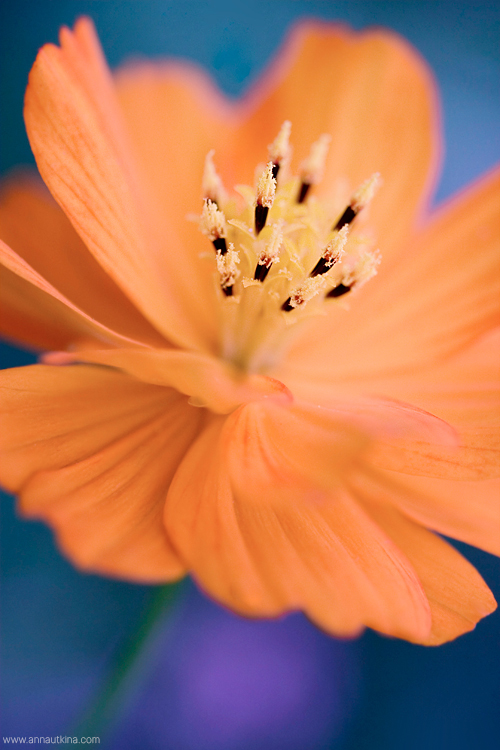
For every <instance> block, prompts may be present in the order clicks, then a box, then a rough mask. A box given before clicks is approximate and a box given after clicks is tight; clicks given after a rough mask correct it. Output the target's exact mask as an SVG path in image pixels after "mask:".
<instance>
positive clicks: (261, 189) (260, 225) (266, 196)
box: [255, 161, 276, 235]
mask: <svg viewBox="0 0 500 750" xmlns="http://www.w3.org/2000/svg"><path fill="white" fill-rule="evenodd" d="M275 195H276V178H275V177H273V163H272V161H270V162H269V164H268V165H267V166H266V168H265V169H264V171H263V172H262V174H261V176H260V178H259V182H258V184H257V197H256V200H255V234H256V235H259V234H260V233H261V231H262V230H263V229H264V227H265V225H266V221H267V215H268V213H269V209H270V208H271V206H272V205H273V202H274V196H275Z"/></svg>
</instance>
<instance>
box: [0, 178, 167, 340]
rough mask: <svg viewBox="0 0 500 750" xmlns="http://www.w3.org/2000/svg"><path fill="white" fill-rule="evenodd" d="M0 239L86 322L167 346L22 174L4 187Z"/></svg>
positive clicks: (44, 193)
mask: <svg viewBox="0 0 500 750" xmlns="http://www.w3.org/2000/svg"><path fill="white" fill-rule="evenodd" d="M0 236H1V237H2V239H3V240H4V242H6V244H8V245H9V246H10V247H12V248H14V249H15V251H16V253H17V254H18V255H20V257H21V258H22V259H23V260H24V261H25V262H26V263H28V264H29V265H30V266H31V267H32V268H33V269H34V270H35V271H36V272H37V273H38V274H40V276H42V277H43V278H44V279H46V280H47V281H48V283H49V284H51V285H52V286H53V287H54V288H56V289H57V290H58V291H59V292H60V293H61V294H62V295H63V296H64V297H66V298H67V299H69V300H70V301H71V302H72V303H73V304H74V305H76V307H78V308H80V309H81V310H83V311H84V312H85V313H87V314H88V315H89V316H90V317H91V318H94V319H95V320H97V321H99V322H100V323H102V324H103V325H105V326H107V327H108V328H111V329H113V330H115V331H117V332H118V333H121V334H123V335H125V336H127V337H129V338H132V339H134V340H139V341H141V342H143V343H149V344H153V345H154V344H156V345H157V346H158V345H162V344H163V346H165V345H166V342H165V339H163V338H162V337H161V336H160V334H159V333H158V332H157V331H156V330H155V329H154V328H153V327H152V326H151V325H150V324H149V323H148V322H147V321H146V320H145V318H143V317H142V315H141V314H140V313H139V311H138V310H137V309H136V308H135V307H134V306H133V305H132V304H131V302H130V300H129V299H128V298H127V297H126V296H125V295H124V294H123V292H122V291H121V290H120V289H119V288H118V287H117V286H116V285H115V284H114V283H113V282H112V280H111V278H110V276H108V275H107V274H106V273H105V272H104V271H103V269H102V268H101V266H100V265H99V264H98V263H97V262H96V260H95V259H94V258H93V256H92V255H91V254H90V253H89V251H88V250H87V248H86V247H85V245H84V244H83V242H82V241H81V239H80V237H79V236H78V235H77V234H76V232H75V230H74V229H73V227H72V226H71V224H70V222H69V221H68V219H67V217H66V216H65V214H64V213H63V211H61V209H60V208H59V206H58V205H57V204H56V203H55V202H54V201H53V200H52V198H51V196H50V194H49V193H48V192H47V191H46V190H45V188H44V185H43V183H42V182H41V181H40V180H38V179H35V178H34V177H33V176H31V175H27V174H25V175H20V176H18V177H14V178H12V179H11V180H10V181H8V182H7V183H6V184H5V185H4V186H3V189H2V194H1V200H0Z"/></svg>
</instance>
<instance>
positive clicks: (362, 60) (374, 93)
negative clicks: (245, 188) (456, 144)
mask: <svg viewBox="0 0 500 750" xmlns="http://www.w3.org/2000/svg"><path fill="white" fill-rule="evenodd" d="M244 106H246V108H247V110H248V109H249V108H251V107H252V106H255V112H253V113H252V114H251V115H250V117H249V119H248V121H247V122H246V123H245V125H244V127H243V128H242V130H241V133H240V134H239V136H240V137H239V143H238V146H239V149H238V155H239V157H240V159H239V161H240V160H241V161H242V163H243V164H244V165H245V172H246V174H245V181H248V180H249V179H251V177H252V175H253V169H254V166H255V165H254V164H253V163H251V161H250V159H251V158H252V159H255V154H261V159H265V153H266V152H265V147H266V145H267V144H268V143H270V142H271V141H272V139H273V138H274V137H275V135H276V134H277V132H278V130H279V127H280V126H281V124H282V122H283V121H284V120H285V119H288V120H290V121H291V122H292V141H293V146H294V162H295V163H296V164H298V163H299V162H300V161H301V160H302V159H304V158H305V156H306V155H307V153H308V151H309V147H310V145H311V142H312V141H313V140H315V139H316V138H317V137H318V136H319V135H321V134H322V133H329V134H330V135H331V136H332V141H331V144H330V149H329V153H328V159H327V164H326V172H325V176H324V179H323V181H322V184H321V186H320V190H319V192H320V194H321V193H323V194H328V193H332V192H333V193H335V192H337V194H339V190H340V194H343V195H344V199H345V200H346V201H347V200H348V198H349V191H350V190H352V189H354V188H355V187H357V186H358V185H359V184H361V183H362V182H363V181H364V180H366V179H367V177H369V176H370V175H371V174H372V173H373V172H380V173H381V175H382V177H383V180H384V188H383V190H382V191H381V192H380V194H379V195H378V196H377V198H376V200H375V202H374V204H373V207H372V208H373V210H372V211H371V218H370V221H371V222H372V223H373V224H374V225H375V227H376V230H377V233H378V237H379V238H380V241H381V242H382V241H383V242H384V251H385V254H386V258H388V257H389V255H390V254H391V253H392V251H393V250H394V248H397V247H398V245H399V243H400V241H401V240H402V238H404V237H405V236H406V234H407V232H408V229H409V227H410V226H411V225H412V224H413V222H414V221H415V218H416V216H417V215H418V214H419V213H421V211H422V208H423V207H424V206H425V205H426V203H427V200H428V197H429V193H430V190H431V188H432V186H433V184H434V181H435V177H436V172H437V166H438V165H437V162H438V154H439V135H438V122H437V119H438V106H437V97H436V93H435V84H434V80H433V77H432V74H431V72H430V70H429V69H428V67H427V65H426V63H425V62H424V61H423V60H422V58H420V57H419V55H418V53H416V51H415V50H414V49H413V48H411V47H410V46H409V45H408V43H407V42H405V41H404V40H403V39H401V38H400V37H398V36H396V35H395V34H392V33H390V32H388V31H381V30H369V31H365V32H363V33H356V32H351V31H348V30H346V29H345V28H343V27H339V26H332V25H329V24H326V23H318V22H306V23H303V24H300V25H299V26H297V27H296V29H295V30H294V31H293V33H292V35H291V37H290V38H289V40H288V42H287V43H286V45H285V47H284V49H283V50H282V51H281V53H280V55H279V56H278V58H277V60H276V62H275V64H274V65H273V66H271V69H270V70H267V71H266V72H265V73H264V75H263V77H262V79H261V80H260V81H259V83H258V84H257V86H256V87H255V89H254V90H253V91H251V92H250V94H249V95H248V97H247V101H246V102H245V103H244ZM237 163H238V162H237ZM342 188H343V190H342Z"/></svg>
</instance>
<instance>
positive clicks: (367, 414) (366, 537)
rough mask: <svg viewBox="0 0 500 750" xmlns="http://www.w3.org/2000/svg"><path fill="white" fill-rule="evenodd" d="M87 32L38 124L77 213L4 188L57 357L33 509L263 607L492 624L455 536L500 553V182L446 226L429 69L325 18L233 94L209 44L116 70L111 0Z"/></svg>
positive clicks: (43, 419)
mask: <svg viewBox="0 0 500 750" xmlns="http://www.w3.org/2000/svg"><path fill="white" fill-rule="evenodd" d="M60 44H61V46H60V47H59V48H58V47H56V46H53V45H47V46H46V47H44V48H43V49H42V50H41V52H40V54H39V56H38V58H37V60H36V62H35V65H34V67H33V70H32V72H31V75H30V82H29V86H28V90H27V94H26V107H25V119H26V127H27V130H28V135H29V138H30V141H31V145H32V148H33V151H34V154H35V157H36V160H37V163H38V167H39V170H40V173H41V175H42V177H43V179H44V180H45V183H46V184H47V186H48V188H49V190H50V192H51V193H52V195H53V196H54V198H55V199H56V201H57V203H58V204H59V206H61V208H62V209H63V211H64V213H63V211H61V210H60V209H59V208H58V207H57V206H56V205H55V204H54V203H53V202H51V199H50V198H49V197H48V196H47V195H46V194H45V193H44V192H43V190H42V189H41V188H40V187H39V186H38V185H37V184H36V183H34V182H31V181H30V180H24V181H19V180H18V181H17V182H13V183H12V184H11V185H10V187H8V188H7V189H6V191H5V193H4V198H3V202H2V205H1V209H0V219H1V225H2V227H1V232H2V237H3V239H4V241H5V242H3V243H2V244H1V260H2V264H3V289H4V294H3V306H4V311H3V315H2V323H3V330H4V332H5V333H6V334H7V335H8V336H10V337H14V338H17V339H19V340H20V341H21V342H24V343H25V344H27V345H30V346H33V347H35V348H38V349H45V350H49V354H46V355H45V356H44V360H43V361H44V364H39V365H34V366H31V367H25V368H20V369H14V370H7V371H4V372H3V373H2V377H1V386H2V390H3V419H4V429H3V432H2V438H1V446H2V454H3V459H2V466H1V470H0V476H1V479H2V482H3V484H4V485H5V487H6V488H7V489H8V490H10V491H12V492H16V493H19V496H20V508H21V511H22V513H23V514H25V515H27V516H32V517H38V518H43V519H45V520H46V521H48V523H50V524H51V525H52V526H53V527H54V528H55V530H56V532H57V535H58V539H59V543H60V545H61V547H62V549H63V550H64V552H65V553H66V554H67V555H68V556H69V557H70V558H71V559H72V560H73V561H74V562H75V563H76V564H77V565H78V566H80V567H82V568H84V569H90V570H94V571H99V572H102V573H106V574H110V575H116V576H121V577H124V578H128V579H134V580H138V581H147V582H152V583H156V582H161V581H169V580H173V579H176V578H178V577H180V576H182V575H183V574H184V573H186V572H187V571H189V572H191V573H192V574H193V576H194V577H195V579H196V580H197V581H198V582H199V583H200V585H201V586H202V587H203V589H204V590H205V591H207V592H208V593H209V594H210V595H211V596H213V597H214V598H216V599H217V600H218V601H220V602H222V603H223V604H225V605H227V606H229V607H231V608H232V609H234V610H236V611H238V612H240V613H243V614H245V615H250V616H266V617H269V616H276V615H279V614H280V613H282V612H284V611H288V610H293V609H301V610H303V611H305V612H306V613H307V614H308V616H309V617H310V618H311V619H312V620H313V621H314V622H316V623H317V624H318V625H319V626H321V627H323V628H325V629H326V630H328V631H329V632H331V633H334V634H339V635H352V634H356V633H358V632H359V631H360V630H361V629H362V627H363V626H365V625H368V626H370V627H372V628H376V629H377V630H380V631H381V632H383V633H387V634H390V635H394V636H398V637H401V638H406V639H408V640H411V641H415V642H418V643H425V644H436V643H441V642H443V641H447V640H449V639H452V638H455V637H456V636H458V635H459V634H461V633H463V632H465V631H468V630H470V629H472V628H473V627H474V625H475V623H476V622H477V621H478V620H479V619H480V618H481V617H483V616H485V615H487V614H488V613H490V612H491V611H492V610H493V609H494V607H495V602H494V599H493V597H492V595H491V593H490V591H489V590H488V588H487V586H486V585H485V583H484V582H483V580H482V579H481V577H480V576H479V574H478V573H477V572H476V570H475V569H474V568H473V567H472V566H471V565H470V564H469V563H468V562H467V561H466V560H465V559H464V558H463V557H462V556H461V555H460V554H459V553H458V552H457V551H455V549H454V548H453V547H451V546H450V545H449V544H448V543H447V542H445V541H444V540H443V539H442V538H441V537H440V536H438V535H437V534H435V533H433V531H435V532H438V533H439V534H445V535H448V536H453V537H456V538H457V539H461V540H464V541H466V542H468V543H469V544H474V545H476V546H478V547H481V548H482V549H485V550H488V551H490V552H493V553H497V554H498V553H499V552H500V533H499V523H500V510H499V505H500V504H499V502H498V500H499V494H498V491H499V485H498V480H497V479H494V478H492V477H495V476H497V475H498V462H497V461H496V459H497V455H498V430H496V429H495V428H497V426H498V418H499V397H498V387H497V386H498V369H497V368H498V341H499V333H498V328H497V329H496V330H495V328H494V326H496V325H497V326H498V323H499V306H498V300H499V299H500V294H499V286H500V273H499V259H500V254H499V253H498V245H499V231H498V223H497V221H496V219H497V218H498V217H497V216H496V215H495V214H496V209H497V203H496V196H497V194H498V186H499V183H500V179H499V173H498V172H496V173H494V174H492V175H490V176H488V177H486V178H484V179H483V180H481V181H480V182H479V183H478V184H477V185H475V186H474V187H472V188H471V189H470V190H469V191H468V192H467V193H465V194H464V195H462V196H461V197H459V198H458V199H456V200H455V201H454V202H452V203H450V204H449V205H448V206H447V207H445V208H444V209H443V210H441V211H440V212H439V213H438V214H437V215H434V216H432V217H431V218H430V219H426V220H425V222H424V221H422V220H421V217H422V215H423V213H424V210H425V206H426V203H427V200H428V197H429V194H430V191H431V187H432V184H433V182H434V179H435V170H436V161H437V153H438V150H439V149H438V138H437V126H436V120H437V117H436V102H435V98H434V93H433V82H432V78H431V76H430V74H429V72H428V71H427V69H426V67H425V65H424V64H423V63H422V61H421V60H420V59H419V58H418V57H417V56H416V55H415V53H414V52H413V51H412V50H411V49H409V47H408V46H407V45H406V44H405V43H404V42H403V41H402V40H400V39H399V38H397V37H395V36H394V35H392V34H390V33H388V32H383V31H378V30H377V31H368V32H366V33H362V34H355V33H352V32H349V31H347V30H345V29H340V28H339V27H335V26H328V25H323V24H311V23H308V24H305V25H302V26H300V27H298V28H297V29H296V30H295V31H294V32H293V34H292V35H291V38H290V39H289V41H288V42H287V44H286V46H285V49H284V50H283V51H282V52H281V53H280V56H279V58H278V60H277V62H276V63H275V64H274V65H273V66H272V67H271V69H269V70H268V71H267V72H266V73H265V75H264V78H263V80H262V81H261V82H260V83H259V85H258V86H257V87H256V88H255V89H254V90H252V91H251V92H250V93H249V94H248V95H247V96H245V97H244V99H243V100H242V101H240V102H236V103H232V102H229V101H227V100H226V99H224V98H223V97H222V95H221V94H220V93H219V92H217V91H216V90H215V89H214V87H213V84H212V83H211V82H210V81H208V80H207V79H206V77H205V76H204V75H203V74H201V73H200V72H199V71H197V70H195V69H193V68H191V67H189V66H187V65H185V64H183V65H180V64H172V63H169V64H165V65H147V64H144V65H141V66H135V67H130V68H128V69H127V68H125V69H124V70H122V71H120V72H119V73H118V75H117V76H116V78H112V77H111V75H110V74H109V71H108V69H107V67H106V64H105V61H104V59H103V57H102V53H101V50H100V47H99V43H98V40H97V38H96V36H95V33H94V30H93V27H92V24H91V22H90V21H88V20H86V19H82V20H80V21H79V22H78V23H77V24H76V26H75V29H74V32H71V31H69V30H68V29H63V30H62V31H61V37H60ZM283 123H284V124H283ZM290 123H291V128H292V131H291V134H290ZM280 128H281V130H280ZM278 133H279V136H278ZM324 134H326V136H328V135H329V136H330V137H331V140H330V138H328V137H326V136H325V135H324ZM318 138H319V140H318ZM289 139H290V143H293V147H294V152H293V164H294V165H295V172H294V171H292V168H291V166H290V161H291V151H290V146H289ZM312 142H314V144H313V148H312V149H311V151H309V148H310V146H311V143H312ZM269 143H271V146H270V147H269V151H268V152H266V146H267V144H269ZM328 147H329V151H328V154H327V149H328ZM211 149H215V156H214V155H213V154H209V157H208V158H207V160H206V163H205V166H204V162H205V157H206V154H207V153H208V152H209V151H210V150H211ZM308 154H309V155H308ZM259 160H260V161H261V162H262V164H261V166H260V168H259V171H258V173H257V182H256V185H257V188H249V187H240V188H239V189H238V190H239V193H235V192H234V191H233V190H232V186H233V185H238V184H239V183H240V182H241V183H248V182H252V181H253V179H254V169H255V167H256V163H257V162H259ZM266 161H267V162H268V165H267V167H266ZM215 163H216V165H217V168H215V166H214V164H215ZM203 170H205V171H204V172H203ZM323 172H324V175H323V178H322V180H321V181H320V178H321V176H322V173H323ZM276 173H277V179H275V178H276ZM374 173H380V174H381V175H382V178H383V187H382V188H381V190H380V191H379V193H378V194H377V196H376V197H375V198H374V199H373V201H371V198H372V197H373V195H372V194H373V193H374V189H375V187H376V182H377V181H378V178H377V177H374V178H373V179H372V180H371V181H370V180H369V181H368V183H365V182H364V181H365V180H366V179H367V178H370V175H372V174H374ZM294 174H295V176H294ZM219 175H221V177H219ZM221 178H222V180H221ZM202 184H203V193H204V196H203V195H202V194H201V185H202ZM360 185H361V186H362V187H361V189H358V188H359V186H360ZM255 190H257V192H255ZM202 197H205V198H206V201H205V204H204V208H203V210H202V205H203V204H202V201H201V198H202ZM368 204H370V205H369V206H368ZM346 207H347V208H346ZM189 214H195V215H196V216H197V218H195V220H194V221H193V220H188V219H187V218H186V217H187V216H188V215H189ZM65 215H66V216H65ZM200 215H201V218H200ZM66 217H67V218H66ZM339 217H340V219H339ZM342 217H343V218H342ZM254 221H255V222H256V225H254ZM200 229H201V231H200ZM204 235H206V236H204ZM375 243H376V244H375ZM212 245H215V250H214V248H213V247H212ZM376 246H378V247H380V250H381V256H382V263H381V265H380V267H379V268H378V271H379V272H378V275H377V276H376V277H375V278H373V279H371V280H370V281H368V280H369V279H370V277H371V276H373V275H374V273H375V271H376V270H377V264H378V260H379V258H378V256H377V253H376V252H375V249H376ZM11 247H12V248H13V249H11ZM365 281H368V283H366V284H364V282H365ZM361 287H363V288H362V289H361ZM57 365H66V366H57ZM103 365H104V366H103ZM428 529H431V530H432V531H429V530H428Z"/></svg>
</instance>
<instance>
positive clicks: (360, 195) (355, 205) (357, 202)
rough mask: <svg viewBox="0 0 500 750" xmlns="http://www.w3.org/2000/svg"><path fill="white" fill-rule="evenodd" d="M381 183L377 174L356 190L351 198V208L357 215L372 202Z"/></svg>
mask: <svg viewBox="0 0 500 750" xmlns="http://www.w3.org/2000/svg"><path fill="white" fill-rule="evenodd" d="M381 183H382V180H381V178H380V175H379V173H378V172H375V174H372V176H371V177H369V178H368V179H367V180H366V182H363V184H362V185H360V187H359V188H358V189H357V190H356V192H355V193H354V194H353V196H352V198H351V207H352V209H353V210H354V211H355V212H356V213H357V214H358V213H359V212H360V211H361V210H362V209H363V208H366V206H368V204H369V203H371V202H372V200H373V198H374V197H375V194H376V193H377V191H378V189H379V187H380V185H381Z"/></svg>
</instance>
